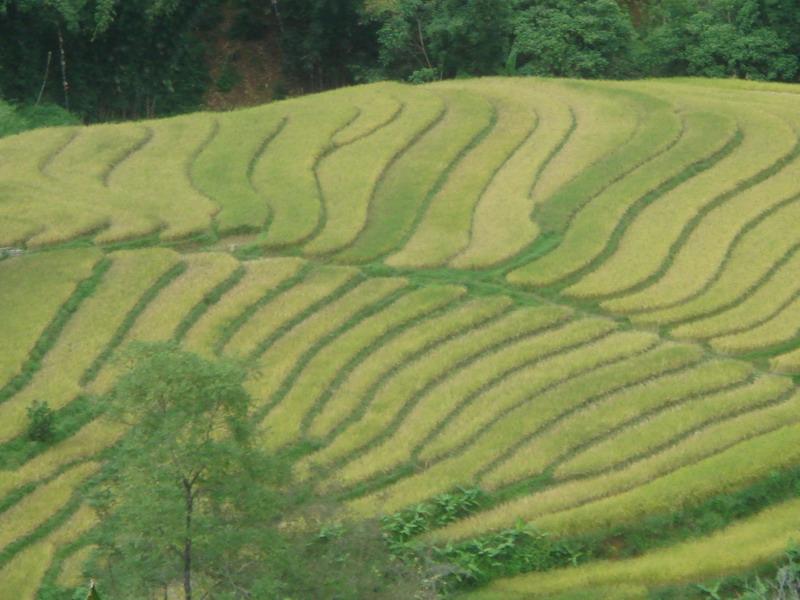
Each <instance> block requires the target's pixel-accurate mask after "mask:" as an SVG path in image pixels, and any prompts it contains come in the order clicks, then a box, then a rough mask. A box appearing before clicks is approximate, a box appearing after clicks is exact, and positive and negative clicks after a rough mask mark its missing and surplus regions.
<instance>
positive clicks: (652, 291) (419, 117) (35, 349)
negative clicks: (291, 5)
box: [0, 79, 800, 599]
mask: <svg viewBox="0 0 800 600" xmlns="http://www.w3.org/2000/svg"><path fill="white" fill-rule="evenodd" d="M799 101H800V87H793V86H775V85H772V86H760V85H758V84H755V83H733V82H726V83H724V84H722V83H715V82H710V81H704V80H673V81H670V80H666V81H648V82H624V83H621V82H617V83H614V82H593V83H591V82H572V81H559V80H538V79H485V80H471V81H451V82H443V83H438V84H431V85H425V86H415V87H412V86H405V85H401V84H396V83H381V84H375V85H371V86H363V87H356V88H351V89H343V90H337V91H334V92H328V93H325V94H320V95H315V96H308V97H304V98H301V99H294V100H287V101H283V102H279V103H274V104H270V105H266V106H263V107H258V108H252V109H247V110H243V111H236V112H231V113H220V114H209V113H203V114H197V115H190V116H182V117H179V118H174V119H164V120H159V121H145V122H140V123H127V124H119V125H103V126H92V127H81V128H66V129H51V130H40V131H35V132H31V133H27V134H22V135H18V136H12V137H8V138H3V139H0V247H9V248H12V249H14V250H15V251H14V252H11V253H8V254H10V256H9V257H7V258H4V259H2V260H0V308H2V316H1V317H0V340H2V353H0V599H4V598H14V599H24V598H34V597H35V595H36V591H37V589H38V588H39V586H40V585H41V584H42V582H45V581H46V582H51V583H52V582H56V581H62V582H66V581H75V580H76V578H78V579H79V578H80V575H81V563H82V561H83V560H84V558H85V556H86V555H87V553H88V552H90V549H89V547H88V546H87V544H89V543H90V541H89V540H90V538H89V537H87V536H88V535H89V534H90V532H91V529H92V527H93V526H94V524H95V522H96V516H95V515H93V514H92V512H91V510H90V509H89V508H88V507H87V506H85V505H83V504H82V503H81V496H80V493H79V491H80V489H81V487H82V486H83V485H84V484H85V482H86V481H87V479H88V478H90V477H91V476H92V475H93V473H95V472H96V471H97V469H98V468H100V466H101V460H102V452H103V450H104V449H106V448H108V447H109V446H111V445H113V444H114V443H115V442H116V441H117V440H118V439H119V438H120V436H122V435H124V434H125V432H124V430H123V429H122V428H120V427H118V426H114V425H111V424H109V423H107V422H106V421H104V420H103V418H102V416H100V417H97V418H90V417H85V418H84V420H83V421H81V422H80V423H78V426H76V427H75V430H74V431H73V432H72V433H71V434H70V435H69V436H67V437H66V438H65V439H62V440H59V441H58V442H57V443H56V444H55V445H53V446H52V447H47V448H44V447H36V448H30V449H29V450H30V451H29V452H27V453H25V454H24V456H25V457H24V458H23V459H17V458H15V459H14V460H13V461H11V460H6V459H5V458H4V457H5V456H6V455H8V456H11V455H12V454H13V456H15V457H18V456H19V452H17V451H16V450H18V449H19V448H20V447H21V446H24V445H25V443H26V442H25V441H24V431H25V426H26V409H27V407H28V406H29V405H30V404H31V402H33V401H34V400H46V401H47V402H48V403H49V404H50V406H52V407H53V408H55V409H57V410H58V411H59V413H60V414H66V415H70V414H75V415H80V414H84V413H82V412H81V405H82V403H84V402H85V401H86V397H87V396H93V395H94V396H98V395H101V394H102V393H103V392H105V391H107V390H108V389H109V388H110V387H111V386H112V385H113V383H114V380H115V377H116V376H117V375H118V374H119V371H118V368H119V367H118V366H117V365H116V364H115V363H114V362H113V360H111V359H112V358H113V356H114V353H115V351H116V350H118V349H119V348H122V347H123V346H124V345H125V344H126V343H128V342H129V341H131V340H169V339H174V340H177V341H179V342H181V343H182V344H183V345H184V346H185V347H186V348H188V349H191V350H192V351H195V352H198V353H201V354H205V355H207V356H217V355H227V356H235V357H239V358H243V359H247V360H249V361H252V363H253V364H254V365H255V366H256V368H255V369H254V370H253V371H252V375H251V377H250V379H249V380H248V382H247V387H248V390H249V391H250V393H251V394H252V396H253V397H254V399H255V403H254V404H255V406H254V410H253V414H252V418H253V420H254V422H255V423H256V424H257V425H258V428H259V431H260V434H261V438H262V439H263V444H264V445H265V447H266V448H269V449H271V450H274V451H276V452H283V451H287V450H289V449H293V450H292V455H293V456H295V457H296V462H295V463H294V466H293V472H294V476H295V478H296V479H297V480H298V481H302V482H304V483H306V484H308V485H310V486H311V487H312V489H315V490H317V491H318V492H319V493H320V494H326V495H331V496H333V497H336V498H339V499H341V500H342V504H343V509H342V510H343V513H342V515H341V517H342V518H345V519H363V518H372V517H379V516H381V515H385V514H387V513H390V512H394V511H398V510H401V509H403V508H405V507H408V506H410V505H414V504H416V503H420V502H423V501H425V500H427V499H429V498H431V497H433V496H435V495H437V494H440V493H443V492H447V491H449V490H452V489H454V488H456V487H457V486H480V487H481V488H483V489H484V490H486V491H487V493H488V494H489V497H490V498H492V499H493V501H492V502H490V503H488V504H486V505H485V506H484V507H483V508H482V509H481V510H479V511H477V512H476V513H474V514H471V515H470V516H468V517H466V518H462V519H458V520H456V521H454V522H452V523H448V524H444V525H442V526H438V527H435V528H434V529H433V530H432V531H429V532H427V533H426V534H425V536H423V539H424V540H426V541H429V542H432V543H436V544H447V543H449V542H458V541H464V540H470V539H473V538H477V537H479V536H483V535H485V534H487V533H490V532H495V531H499V530H503V529H505V528H509V527H513V526H514V525H515V523H517V522H518V521H519V520H522V521H523V522H526V523H531V524H533V525H535V526H536V527H538V528H540V529H541V530H544V531H547V532H549V533H550V534H551V536H553V537H554V538H572V537H575V536H580V535H587V534H593V533H597V532H602V531H609V530H612V529H613V528H615V527H622V526H635V525H636V524H637V523H640V522H642V520H643V519H646V518H649V517H653V516H659V515H666V514H670V513H671V512H672V511H675V510H677V509H681V508H690V507H693V506H696V505H698V504H700V503H702V502H706V501H709V500H710V499H713V498H715V497H717V496H719V495H720V494H725V493H731V492H736V491H737V490H741V489H742V488H744V487H745V486H748V485H751V484H754V483H757V482H759V481H763V480H764V479H765V478H767V477H768V476H770V474H771V473H774V472H776V471H780V470H782V469H791V468H795V467H797V466H799V465H800V389H798V383H800V137H799V136H800V102H799ZM6 254H7V253H4V252H0V256H5V255H6ZM84 412H85V411H84ZM12 449H16V450H15V452H14V453H12V452H11V450H12ZM797 509H798V506H797V501H796V500H790V501H786V502H776V503H775V504H774V505H773V506H770V507H769V508H767V509H765V510H763V511H762V512H759V513H758V514H754V515H749V516H748V517H746V518H744V519H741V520H740V521H739V522H737V523H735V524H733V525H731V526H730V527H727V528H719V529H718V530H715V531H713V532H712V534H711V535H708V536H705V537H696V538H693V539H690V540H687V541H683V542H681V543H676V544H673V545H670V546H666V547H663V548H660V549H658V550H654V551H652V552H650V553H648V554H645V555H643V556H639V557H637V558H632V559H626V560H619V561H598V560H590V561H588V562H586V563H584V564H581V565H580V566H576V567H571V568H568V569H559V570H555V571H552V572H548V573H531V574H526V575H523V576H519V577H516V578H512V579H508V580H498V581H496V582H493V583H492V584H490V585H489V586H488V587H487V588H485V589H483V590H480V591H477V592H475V595H474V597H475V598H486V599H489V598H538V597H557V596H558V595H559V594H566V596H564V597H569V596H568V595H569V594H576V596H575V597H591V596H581V595H580V594H591V593H593V592H594V593H597V590H602V594H605V595H604V596H603V597H633V598H640V597H647V594H648V593H649V590H653V589H656V588H659V587H662V586H668V585H679V584H685V583H691V582H696V581H706V580H713V579H714V578H717V577H719V576H722V575H725V574H730V573H738V572H747V571H750V570H752V569H754V568H756V567H758V566H759V565H761V564H763V563H765V562H768V561H770V560H773V559H775V558H777V557H778V556H779V555H780V553H781V552H782V550H783V549H784V548H785V546H786V544H788V542H789V541H790V540H791V539H792V538H793V533H792V532H796V530H797V529H798V527H800V522H798V518H797ZM795 539H800V533H798V534H797V535H796V536H795ZM20 572H24V573H25V576H24V577H21V576H20ZM9 590H10V591H9Z"/></svg>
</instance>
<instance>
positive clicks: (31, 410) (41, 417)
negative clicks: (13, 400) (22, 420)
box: [28, 400, 55, 442]
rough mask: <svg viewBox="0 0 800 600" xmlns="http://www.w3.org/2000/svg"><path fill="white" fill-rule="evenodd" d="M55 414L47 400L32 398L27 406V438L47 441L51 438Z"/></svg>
mask: <svg viewBox="0 0 800 600" xmlns="http://www.w3.org/2000/svg"><path fill="white" fill-rule="evenodd" d="M54 423H55V416H54V414H53V409H51V408H50V407H49V406H48V404H47V402H41V401H39V400H34V401H33V404H31V405H30V406H29V407H28V439H30V440H32V441H35V442H49V441H51V440H52V439H53V433H54V432H53V427H54Z"/></svg>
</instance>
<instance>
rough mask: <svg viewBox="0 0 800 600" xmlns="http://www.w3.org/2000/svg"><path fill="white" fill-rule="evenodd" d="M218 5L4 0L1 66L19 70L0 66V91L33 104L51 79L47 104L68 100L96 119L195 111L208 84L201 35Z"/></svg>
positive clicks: (184, 0)
mask: <svg viewBox="0 0 800 600" xmlns="http://www.w3.org/2000/svg"><path fill="white" fill-rule="evenodd" d="M215 3H216V0H204V1H201V2H189V1H188V0H132V1H126V2H119V1H117V0H96V1H95V2H90V3H87V2H84V1H77V0H62V1H59V2H49V1H46V0H5V1H4V2H3V4H2V8H3V14H2V16H0V65H3V66H4V67H8V66H13V67H12V68H9V69H8V70H6V69H0V90H2V92H3V94H4V96H5V97H6V98H7V99H10V100H13V101H15V102H20V103H23V104H26V103H31V102H33V101H34V100H35V99H36V97H37V95H38V93H39V90H40V88H41V86H42V83H43V80H44V82H45V88H44V99H45V100H46V101H47V102H51V103H52V102H54V103H58V104H61V105H66V104H67V102H68V104H69V106H70V109H71V110H73V111H74V112H76V113H77V114H79V115H81V116H84V117H86V118H87V119H89V120H104V119H112V118H120V117H122V118H130V117H137V116H152V115H155V114H171V113H176V112H183V111H187V110H191V109H195V108H197V107H198V106H199V105H200V102H201V99H202V95H203V93H204V91H205V89H206V86H207V83H208V79H209V78H208V71H207V67H206V65H205V61H204V56H203V51H204V48H203V45H202V44H201V43H200V41H199V40H198V38H197V37H196V36H195V32H196V30H197V27H198V23H199V22H200V21H201V18H202V17H203V15H204V14H205V13H206V12H207V11H208V10H210V7H211V6H213V5H214V4H215ZM59 35H61V37H62V39H63V49H64V57H65V61H66V79H67V83H68V88H69V89H68V93H67V94H65V92H64V90H63V85H62V72H61V65H60V57H61V54H60V52H61V47H62V45H61V43H60V41H59ZM48 55H49V58H48ZM48 65H49V68H48ZM45 73H47V78H46V79H44V75H45Z"/></svg>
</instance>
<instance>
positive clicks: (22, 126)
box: [0, 100, 80, 137]
mask: <svg viewBox="0 0 800 600" xmlns="http://www.w3.org/2000/svg"><path fill="white" fill-rule="evenodd" d="M79 124H80V120H79V119H78V117H76V116H75V115H73V114H72V113H70V112H68V111H66V110H64V109H63V108H61V107H60V106H57V105H55V104H40V105H38V106H36V105H22V106H13V105H11V104H9V103H7V102H4V101H3V100H0V137H3V136H6V135H13V134H15V133H21V132H23V131H27V130H29V129H37V128H39V127H59V126H63V125H79Z"/></svg>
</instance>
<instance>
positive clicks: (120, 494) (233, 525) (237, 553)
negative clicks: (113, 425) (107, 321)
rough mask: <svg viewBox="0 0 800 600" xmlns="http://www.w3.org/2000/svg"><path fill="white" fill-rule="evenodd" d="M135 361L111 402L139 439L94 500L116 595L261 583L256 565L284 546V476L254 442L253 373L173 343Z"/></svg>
mask: <svg viewBox="0 0 800 600" xmlns="http://www.w3.org/2000/svg"><path fill="white" fill-rule="evenodd" d="M124 360H125V361H126V362H127V363H128V364H129V367H130V368H129V370H128V371H127V372H126V373H125V374H124V375H123V376H122V377H121V379H120V380H119V382H118V383H117V385H116V387H115V388H114V390H113V392H112V393H111V394H110V396H109V397H108V398H107V399H106V400H105V401H106V403H107V405H108V407H109V416H111V417H112V418H115V419H119V420H121V421H123V422H126V423H129V424H131V430H130V433H129V434H128V435H127V436H126V438H125V440H124V442H123V443H122V444H121V445H120V447H119V448H118V450H117V451H116V452H115V453H114V454H113V455H112V458H111V460H110V462H109V466H108V469H107V470H106V472H105V477H104V480H103V482H102V484H101V485H100V486H98V487H97V488H96V489H95V490H94V494H93V500H94V503H95V506H96V507H97V509H98V510H99V511H100V514H102V515H104V516H105V517H106V519H105V520H104V523H103V527H102V532H101V535H100V537H99V540H98V543H99V546H100V555H101V556H103V557H104V559H105V564H106V567H105V568H104V570H103V571H102V572H103V573H104V575H105V577H104V579H103V582H104V585H107V586H108V587H106V588H105V589H109V590H111V591H110V593H112V595H113V596H114V597H115V598H128V597H131V598H140V597H145V596H147V595H148V594H149V592H150V591H151V590H154V589H159V588H163V587H164V586H166V585H168V584H170V583H172V582H174V581H179V580H183V579H184V577H187V578H188V580H189V581H192V582H196V583H197V584H199V585H200V586H201V587H202V588H204V589H205V590H206V591H208V592H209V593H213V595H214V596H215V597H224V596H223V594H227V593H229V591H230V590H231V589H235V587H236V586H246V587H250V586H252V585H254V584H255V583H254V582H255V581H256V580H257V579H258V577H259V574H258V572H259V569H258V568H257V567H256V564H254V563H253V561H252V557H253V556H260V555H261V554H262V553H263V552H265V551H266V547H268V546H271V547H273V548H274V547H276V545H277V542H275V538H276V534H275V532H274V531H273V530H272V529H271V528H269V527H268V523H269V522H270V520H271V519H270V517H271V515H274V514H275V511H276V509H277V506H278V504H277V500H276V497H277V496H276V493H275V492H274V491H272V489H271V487H270V486H272V485H274V484H275V483H276V482H277V480H278V479H279V476H280V469H279V468H278V467H277V466H276V463H275V461H274V460H271V459H269V458H268V457H265V456H263V455H262V454H261V453H260V452H258V450H257V449H256V448H255V447H254V446H253V444H252V443H251V440H252V437H251V433H252V430H251V428H250V427H249V425H248V423H247V412H248V408H249V402H250V400H249V397H248V395H247V393H246V392H245V391H244V388H243V387H242V383H243V381H244V377H245V373H244V371H243V370H242V369H241V368H239V367H238V366H237V365H235V364H233V363H229V362H224V361H221V362H211V361H206V360H204V359H202V358H200V357H199V356H197V355H194V354H191V353H187V352H182V351H180V350H178V349H177V347H175V346H174V345H172V344H133V345H132V346H131V347H130V348H129V350H128V352H127V353H126V354H125V355H124ZM228 573H236V575H235V576H233V577H231V578H230V579H229V578H228Z"/></svg>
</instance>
